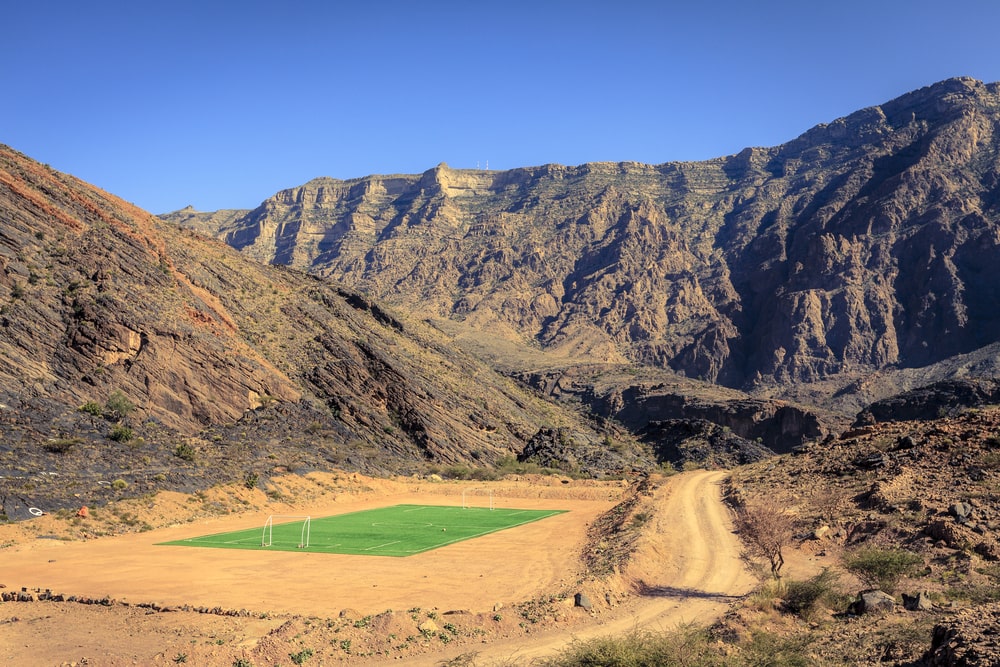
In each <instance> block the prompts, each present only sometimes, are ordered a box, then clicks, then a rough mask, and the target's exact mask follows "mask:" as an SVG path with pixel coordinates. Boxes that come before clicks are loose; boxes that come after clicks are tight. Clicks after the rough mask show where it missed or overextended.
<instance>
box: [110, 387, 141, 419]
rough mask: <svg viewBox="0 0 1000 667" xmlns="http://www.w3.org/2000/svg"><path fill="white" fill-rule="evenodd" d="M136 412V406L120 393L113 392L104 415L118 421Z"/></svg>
mask: <svg viewBox="0 0 1000 667" xmlns="http://www.w3.org/2000/svg"><path fill="white" fill-rule="evenodd" d="M133 410H135V405H134V404H133V403H132V401H130V400H128V397H126V396H125V394H123V393H122V392H120V391H113V392H111V395H110V396H108V400H107V402H106V403H105V404H104V414H105V415H106V416H107V417H108V418H109V419H113V420H116V421H120V420H122V419H125V418H126V417H128V416H129V414H131V412H132V411H133Z"/></svg>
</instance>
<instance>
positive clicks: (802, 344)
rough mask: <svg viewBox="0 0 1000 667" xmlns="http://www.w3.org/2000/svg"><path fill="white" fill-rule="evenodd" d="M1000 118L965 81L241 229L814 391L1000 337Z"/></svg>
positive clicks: (440, 306)
mask: <svg viewBox="0 0 1000 667" xmlns="http://www.w3.org/2000/svg"><path fill="white" fill-rule="evenodd" d="M998 123H1000V97H998V88H997V86H996V85H995V84H990V85H984V84H982V83H979V82H977V81H973V80H971V79H951V80H948V81H944V82H941V83H939V84H936V85H934V86H930V87H928V88H924V89H921V90H918V91H915V92H913V93H910V94H907V95H904V96H902V97H900V98H898V99H896V100H893V101H891V102H888V103H886V104H884V105H881V106H878V107H872V108H869V109H865V110H862V111H859V112H857V113H854V114H852V115H850V116H847V117H845V118H841V119H838V120H836V121H834V122H832V123H830V124H828V125H821V126H818V127H816V128H813V129H812V130H810V131H808V132H806V133H805V134H803V135H802V136H800V137H798V138H797V139H795V140H793V141H790V142H788V143H787V144H784V145H782V146H779V147H776V148H753V149H747V150H745V151H743V152H741V153H740V154H738V155H734V156H730V157H726V158H719V159H715V160H710V161H706V162H700V163H671V164H663V165H656V166H653V165H643V164H635V163H619V164H603V163H602V164H587V165H582V166H579V167H562V166H558V165H546V166H543V167H534V168H526V169H515V170H511V171H505V172H488V171H472V170H454V169H450V168H448V167H447V166H446V165H439V166H438V167H436V168H434V169H432V170H429V171H428V172H426V173H424V174H422V175H416V176H393V177H378V176H372V177H367V178H363V179H356V180H352V181H337V180H333V179H317V180H315V181H311V182H310V183H307V184H306V185H304V186H302V187H299V188H294V189H291V190H287V191H283V192H281V193H278V194H277V195H275V196H274V197H272V198H271V199H269V200H268V201H266V202H265V203H264V204H262V205H261V206H260V207H259V208H257V209H256V210H254V211H252V212H250V213H247V214H246V215H244V216H242V217H238V218H237V219H235V220H233V221H232V222H224V223H223V224H222V226H221V229H220V230H219V234H220V236H221V237H223V238H225V239H226V240H227V241H228V242H229V243H231V244H233V245H234V246H235V247H237V248H241V249H242V250H243V251H244V252H245V253H247V254H249V255H251V256H253V257H254V258H257V259H259V260H262V261H266V262H271V263H277V264H288V265H292V266H295V267H298V268H302V269H306V270H309V271H312V272H315V273H317V274H320V275H324V276H330V277H333V278H335V279H336V280H338V281H343V282H344V283H347V284H349V285H353V286H355V287H356V288H358V289H359V290H361V291H363V292H365V293H368V294H371V295H373V296H375V297H377V298H379V299H384V300H388V301H389V302H391V303H393V304H395V305H396V306H398V307H401V308H404V309H408V310H411V311H413V312H420V313H421V314H423V315H433V316H437V317H450V318H455V319H459V320H462V321H464V322H466V323H467V324H468V325H470V326H472V327H474V328H480V329H484V330H489V327H491V326H494V325H496V324H500V325H503V326H510V327H513V328H514V329H515V330H516V331H518V332H520V333H521V334H522V335H524V336H527V337H529V338H532V339H535V340H536V341H538V342H539V343H540V344H542V345H543V346H544V347H545V348H546V349H549V350H553V351H557V352H558V351H563V352H566V351H573V352H574V353H580V352H587V353H589V354H591V355H594V356H595V357H597V358H602V357H603V358H604V359H605V360H609V361H610V360H616V359H622V358H624V359H629V360H632V361H637V362H643V363H650V364H656V365H659V366H661V367H666V368H671V369H674V370H676V371H680V372H683V373H685V374H686V375H688V376H689V377H697V378H703V379H706V380H709V381H712V382H718V383H722V384H725V385H728V386H733V387H736V386H740V387H757V386H761V385H768V384H772V383H803V382H811V381H817V380H822V379H823V378H828V377H831V376H834V375H837V374H840V373H861V372H866V371H870V370H874V369H880V368H884V367H886V366H889V365H896V366H901V367H913V366H923V365H926V364H930V363H932V362H935V361H938V360H941V359H944V358H947V357H949V356H951V355H955V354H959V353H963V352H968V351H970V350H974V349H977V348H980V347H982V346H984V345H986V344H989V343H992V342H995V341H997V340H998V339H1000V311H998V309H996V307H995V304H996V303H997V302H998V298H1000V282H998V281H996V280H993V278H992V271H991V270H990V269H991V268H992V262H993V258H995V257H996V256H997V252H998V250H1000V224H998V221H1000V208H998V205H1000V164H998V160H997V158H996V155H997V154H998V148H1000V133H998V131H997V129H998Z"/></svg>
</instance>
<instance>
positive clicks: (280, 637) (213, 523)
mask: <svg viewBox="0 0 1000 667" xmlns="http://www.w3.org/2000/svg"><path fill="white" fill-rule="evenodd" d="M722 476H723V474H722V473H690V474H685V475H679V476H677V477H675V478H671V479H669V480H667V481H666V484H664V486H662V487H661V488H660V489H658V490H657V491H656V492H655V497H654V498H653V499H652V500H653V502H654V505H655V507H656V511H655V514H653V518H652V519H651V520H650V521H649V525H648V527H647V529H646V530H644V532H643V538H642V540H641V542H640V543H639V548H638V552H637V553H636V555H635V557H634V559H633V561H632V565H631V566H630V567H629V568H628V571H627V572H625V573H621V574H619V575H616V576H612V577H610V578H608V579H605V580H601V581H600V582H594V581H588V579H587V576H586V573H585V572H584V567H583V564H582V562H581V554H582V553H583V551H584V550H585V549H586V548H587V528H588V526H589V525H590V524H591V523H592V522H593V521H594V520H595V519H596V518H597V517H598V516H599V515H600V514H601V513H603V512H605V511H607V510H609V509H610V508H611V507H613V506H614V505H615V504H616V503H617V502H618V501H619V500H620V499H621V498H622V497H623V494H625V493H626V491H627V485H625V484H624V483H620V482H604V483H601V482H592V481H569V480H559V479H552V478H540V479H539V478H533V479H531V480H512V481H511V480H505V481H502V482H494V483H491V484H490V488H492V489H493V490H494V494H495V499H496V502H497V505H498V506H507V507H520V508H527V509H536V508H537V509H568V510H570V511H569V512H567V513H565V514H561V515H558V516H555V517H551V518H548V519H545V520H544V521H539V522H536V523H533V524H528V525H525V526H521V527H518V528H515V529H512V530H507V531H502V532H500V533H494V534H491V535H487V536H484V537H482V538H478V539H475V540H470V541H467V542H461V543H457V544H454V545H451V546H449V547H447V548H443V549H438V550H435V551H431V552H427V553H424V554H418V555H415V556H411V557H408V558H388V557H359V556H339V555H329V554H308V553H288V552H275V553H262V552H252V551H229V550H216V549H197V548H181V547H169V546H156V543H157V542H162V541H164V540H170V539H180V538H184V537H190V536H195V535H202V534H205V533H208V532H214V531H221V530H230V529H236V528H240V527H253V526H257V525H261V526H262V525H263V522H264V519H265V518H266V516H267V514H269V513H271V512H282V513H284V512H289V511H291V510H293V509H294V511H295V513H308V514H311V515H314V516H325V515H328V514H335V513H342V512H346V511H353V510H356V509H363V508H368V507H376V506H382V505H387V504H394V503H397V502H419V503H428V504H457V503H460V496H461V491H462V489H463V488H468V487H469V486H473V485H471V484H469V483H461V484H451V483H446V484H433V483H428V482H425V481H415V480H396V481H386V480H372V479H369V478H362V477H358V476H347V475H310V476H309V477H308V478H283V479H282V480H281V484H282V485H283V487H282V489H281V491H280V493H278V494H275V493H273V492H272V493H271V496H270V497H267V496H264V494H263V493H262V492H261V491H259V490H256V491H252V492H251V491H248V490H242V489H241V490H238V491H234V490H228V491H220V490H213V491H212V492H209V495H206V496H204V497H191V498H194V500H191V499H184V500H180V499H179V498H173V499H171V498H170V497H164V498H162V499H161V498H160V497H159V496H158V497H157V498H154V499H146V500H143V501H132V502H133V503H134V505H133V508H132V509H131V510H130V511H131V512H132V513H131V514H130V513H128V512H120V513H122V514H124V515H125V516H127V517H128V518H129V519H130V520H131V521H132V522H144V523H143V525H145V526H152V527H154V529H153V530H145V531H144V532H140V533H130V534H125V535H119V536H113V537H102V538H100V539H87V540H85V541H69V540H67V539H66V538H67V537H69V538H78V537H79V531H81V530H83V531H86V530H88V529H92V528H94V524H88V523H87V521H90V519H88V520H76V519H66V518H57V517H50V516H46V517H43V518H42V519H40V520H38V521H37V522H31V523H28V524H17V525H10V526H3V527H0V544H5V545H8V546H6V548H5V549H4V550H3V551H2V559H3V572H2V575H0V576H2V581H0V583H2V584H4V585H5V586H6V587H7V588H6V589H5V590H7V591H20V590H21V588H22V587H24V588H27V589H28V590H29V591H32V590H34V589H41V590H43V591H44V590H45V589H50V590H51V591H52V592H53V593H62V594H65V595H75V596H80V597H87V598H93V599H96V600H103V601H104V602H105V604H91V605H88V604H80V603H77V602H50V601H46V602H34V603H5V604H0V660H2V661H3V662H5V663H6V664H24V665H32V664H37V665H50V664H62V663H69V662H72V661H77V662H79V661H81V660H82V659H83V658H87V659H88V661H87V662H86V663H84V664H90V665H124V664H158V663H159V664H172V663H173V661H174V660H175V659H177V658H179V657H180V656H184V657H185V659H186V660H188V661H189V662H190V663H191V664H208V665H214V664H219V665H231V664H232V663H233V662H234V660H236V659H238V658H245V659H248V660H250V661H251V662H252V663H253V664H255V665H258V667H259V666H260V665H272V664H280V663H282V662H285V663H287V661H288V658H289V656H290V655H293V654H295V653H296V652H297V651H302V650H308V651H310V652H312V653H314V654H315V655H316V658H317V663H316V664H328V663H330V662H335V661H352V662H369V663H372V664H378V663H381V662H386V661H389V660H393V661H402V663H403V664H408V663H410V664H434V663H435V662H437V661H440V660H441V659H442V657H445V655H446V653H447V654H450V655H457V654H460V653H463V652H468V651H469V650H476V649H486V650H480V653H481V655H482V656H483V657H484V658H487V657H489V656H495V657H509V656H512V655H515V656H518V657H519V658H524V659H527V658H530V657H531V656H534V655H541V654H544V653H546V652H550V651H552V650H554V649H556V648H558V647H559V646H561V645H564V644H565V643H566V642H567V641H568V640H569V639H571V637H572V636H574V635H575V636H583V635H584V634H585V633H587V634H589V633H594V632H609V633H610V632H619V631H624V630H628V629H631V628H632V627H634V626H635V625H636V624H637V623H640V624H642V625H650V624H652V625H653V626H654V627H656V626H662V627H665V628H666V627H671V626H673V625H676V624H677V623H679V622H681V621H691V620H704V619H706V618H710V617H711V616H712V615H713V614H718V613H719V611H721V610H722V609H724V608H725V607H726V606H727V605H728V603H729V602H730V601H731V599H730V597H729V596H731V595H738V594H742V593H744V592H746V590H748V588H749V585H750V579H749V577H748V576H747V575H746V574H745V573H744V571H743V569H742V564H741V563H740V561H739V560H738V553H739V547H738V543H737V542H736V540H735V537H734V536H733V535H732V534H731V533H730V528H729V526H728V519H727V517H726V515H725V510H724V509H723V508H722V506H721V505H720V504H719V501H718V496H719V490H718V484H717V482H718V480H719V479H721V477H722ZM476 486H482V484H476ZM212 494H214V495H212ZM227 494H228V495H227ZM161 495H162V494H161ZM275 496H280V497H281V498H282V499H283V501H282V502H276V501H275V500H274V498H275ZM288 498H296V499H297V502H296V503H295V504H294V505H292V504H290V503H288V502H284V499H288ZM195 506H207V507H209V508H213V510H212V511H215V512H218V513H220V514H221V513H223V512H226V511H227V510H228V511H232V512H235V511H236V509H239V511H240V512H241V513H239V514H238V515H236V516H232V515H229V514H228V513H227V514H226V515H225V516H214V517H207V518H204V517H203V518H199V519H197V520H194V521H189V518H190V516H191V508H192V507H195ZM233 506H235V508H236V509H234V508H233ZM185 511H187V512H188V515H187V516H185V514H184V513H185ZM106 513H107V512H106V510H102V511H101V512H100V513H98V514H106ZM98 520H99V519H95V520H94V522H95V523H96V521H98ZM181 521H183V522H184V523H181V524H179V525H178V522H181ZM171 524H173V525H171ZM157 526H164V527H162V528H159V527H157ZM41 538H49V539H41ZM575 590H583V591H586V592H587V593H588V594H589V595H590V597H591V598H593V599H594V600H595V604H594V609H593V610H592V611H591V612H590V613H588V612H585V611H584V610H582V609H580V608H575V607H573V592H574V591H575ZM636 592H638V595H635V593H636ZM111 600H114V603H111ZM525 601H528V602H529V604H528V607H524V606H518V605H523V604H524V603H525ZM531 601H535V602H537V604H535V602H531ZM151 603H155V605H156V608H152V607H147V606H145V605H147V604H151ZM140 605H144V606H140ZM163 608H167V609H170V610H172V611H169V612H164V611H157V609H163ZM198 608H202V609H201V611H202V612H204V611H208V610H215V613H198V611H197V610H198ZM238 610H248V611H247V613H246V614H245V615H241V616H228V615H225V614H226V613H230V612H231V613H237V612H238ZM390 610H395V611H390ZM220 611H221V612H222V613H221V614H220V613H219V612H220ZM448 612H460V613H453V614H449V613H448ZM428 622H430V625H427V623H428ZM418 625H419V626H420V628H419V629H418V627H417V626H418ZM411 626H412V627H411ZM366 633H367V634H368V635H371V634H376V635H378V641H374V640H372V639H371V638H370V637H369V638H367V639H366V638H365V636H364V635H365V634H366ZM487 651H488V653H487ZM415 654H421V655H424V656H426V657H419V655H415ZM397 664H399V663H398V662H397Z"/></svg>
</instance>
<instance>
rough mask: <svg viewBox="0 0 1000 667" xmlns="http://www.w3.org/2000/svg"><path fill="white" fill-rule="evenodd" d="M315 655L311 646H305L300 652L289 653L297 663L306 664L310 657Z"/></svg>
mask: <svg viewBox="0 0 1000 667" xmlns="http://www.w3.org/2000/svg"><path fill="white" fill-rule="evenodd" d="M312 656H313V650H312V649H311V648H304V649H302V650H301V651H299V652H298V653H289V654H288V657H289V658H291V659H292V662H293V663H295V664H296V665H304V664H305V663H306V661H307V660H309V658H311V657H312Z"/></svg>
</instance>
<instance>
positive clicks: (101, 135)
mask: <svg viewBox="0 0 1000 667" xmlns="http://www.w3.org/2000/svg"><path fill="white" fill-rule="evenodd" d="M6 5H7V6H5V8H4V10H3V12H2V18H0V22H2V25H3V39H4V48H3V55H4V64H3V67H2V68H0V86H2V90H3V92H4V96H3V101H2V102H0V143H4V144H8V145H10V146H12V147H13V148H15V149H17V150H19V151H21V152H23V153H26V154H27V155H28V156H30V157H32V158H34V159H36V160H39V161H40V162H45V163H48V164H50V165H51V166H52V167H54V168H56V169H59V170H61V171H66V172H69V173H71V174H74V175H76V176H78V177H80V178H82V179H84V180H87V181H90V182H91V183H94V184H95V185H98V186H100V187H102V188H104V189H106V190H109V191H111V192H112V193H114V194H117V195H119V196H121V197H123V198H125V199H127V200H129V201H132V202H135V203H136V204H138V205H140V206H142V207H143V208H146V209H148V210H150V211H152V212H154V213H162V212H167V211H171V210H175V209H178V208H181V207H183V206H185V205H188V204H191V205H193V206H194V207H195V208H197V209H199V210H215V209H219V208H252V207H254V206H256V205H257V204H259V203H260V202H261V201H262V200H264V199H265V198H267V197H269V196H270V195H272V194H274V193H275V192H276V191H278V190H280V189H282V188H287V187H292V186H295V185H299V184H301V183H304V182H305V181H307V180H309V179H311V178H314V177H317V176H333V177H336V178H353V177H358V176H364V175H367V174H373V173H419V172H422V171H425V170H426V169H429V168H431V167H433V166H434V165H436V164H437V163H439V162H447V163H448V164H449V165H451V166H452V167H456V168H474V167H476V165H477V164H479V165H480V166H483V167H485V165H486V162H487V161H489V166H490V168H491V169H509V168H513V167H522V166H532V165H540V164H545V163H550V162H556V163H561V164H568V165H575V164H581V163H584V162H590V161H596V160H612V161H618V160H635V161H640V162H649V163H657V164H658V163H662V162H669V161H674V160H702V159H707V158H711V157H717V156H721V155H729V154H732V153H736V152H739V151H740V150H741V149H743V148H744V147H746V146H771V145H776V144H780V143H783V142H785V141H788V140H790V139H792V138H794V137H796V136H798V135H799V134H801V133H802V132H804V131H805V130H807V129H808V128H810V127H812V126H813V125H816V124H817V123H823V122H829V121H832V120H834V119H836V118H838V117H840V116H844V115H846V114H848V113H850V112H852V111H855V110H857V109H859V108H863V107H866V106H871V105H874V104H879V103H882V102H885V101H887V100H889V99H892V98H894V97H896V96H898V95H900V94H902V93H905V92H907V91H910V90H913V89H916V88H920V87H922V86H925V85H929V84H931V83H934V82H936V81H940V80H942V79H945V78H948V77H952V76H972V77H975V78H977V79H981V80H984V81H987V82H993V81H997V80H1000V48H998V46H997V29H998V26H1000V3H997V2H996V1H995V0H949V1H948V2H940V0H936V1H930V0H886V1H880V0H865V1H857V0H840V1H839V2H811V1H810V0H794V1H787V2H786V1H784V0H773V1H768V0H758V1H756V2H749V1H747V0H739V1H735V0H734V1H722V0H714V1H713V0H700V1H697V2H696V1H695V0H686V1H684V2H671V1H670V0H662V1H656V0H648V1H636V0H614V1H611V0H609V1H607V2H590V1H588V0H572V1H562V0H532V1H529V2H524V1H522V0H497V1H494V2H483V1H480V0H464V1H456V2H451V1H442V2H438V1H435V0H423V1H422V2H414V1H412V0H410V1H406V2H392V1H383V0H369V1H368V2H359V1H354V2H337V1H335V0H323V1H321V0H273V1H271V2H255V1H254V0H241V1H240V2H219V1H213V0H198V1H197V2H190V1H188V0H170V1H166V0H160V1H156V2H154V1H152V0H150V1H146V0H129V1H128V2H118V1H111V2H104V1H102V0H95V1H92V2H79V1H74V2H66V1H63V0H55V1H50V0H37V1H34V2H27V1H23V2H9V3H6Z"/></svg>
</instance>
